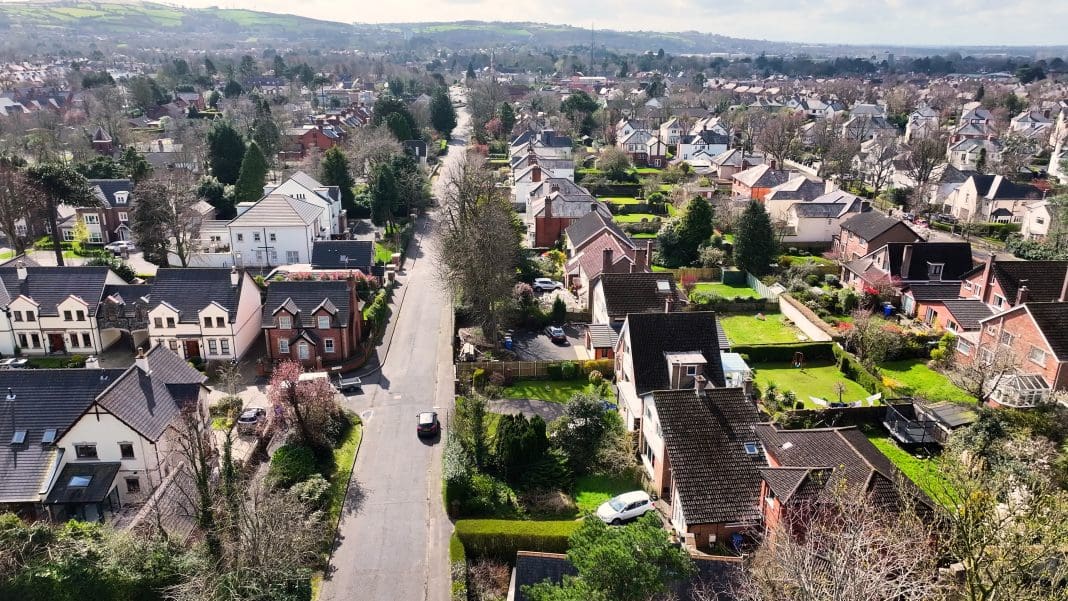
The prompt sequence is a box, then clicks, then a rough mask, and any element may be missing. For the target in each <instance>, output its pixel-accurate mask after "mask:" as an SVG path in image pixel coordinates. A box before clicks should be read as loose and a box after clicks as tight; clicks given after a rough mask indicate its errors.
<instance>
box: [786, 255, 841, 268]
mask: <svg viewBox="0 0 1068 601" xmlns="http://www.w3.org/2000/svg"><path fill="white" fill-rule="evenodd" d="M783 257H790V260H791V261H793V262H794V263H795V264H804V263H809V264H812V265H825V266H826V265H834V264H835V263H834V261H832V260H830V259H827V258H824V257H817V256H815V255H806V256H801V255H783Z"/></svg>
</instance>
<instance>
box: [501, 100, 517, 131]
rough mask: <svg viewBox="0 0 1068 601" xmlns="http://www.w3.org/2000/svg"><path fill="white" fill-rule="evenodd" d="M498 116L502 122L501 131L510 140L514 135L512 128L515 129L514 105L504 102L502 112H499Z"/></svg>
mask: <svg viewBox="0 0 1068 601" xmlns="http://www.w3.org/2000/svg"><path fill="white" fill-rule="evenodd" d="M497 116H498V117H499V118H500V120H501V129H502V130H503V131H504V134H505V135H506V136H509V138H510V137H511V135H512V128H513V127H515V109H513V108H512V103H510V102H502V103H501V110H499V111H498V112H497Z"/></svg>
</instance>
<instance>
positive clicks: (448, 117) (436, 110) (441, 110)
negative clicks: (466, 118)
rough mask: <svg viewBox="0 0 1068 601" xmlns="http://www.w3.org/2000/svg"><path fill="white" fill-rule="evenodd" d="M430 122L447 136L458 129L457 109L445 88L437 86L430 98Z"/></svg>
mask: <svg viewBox="0 0 1068 601" xmlns="http://www.w3.org/2000/svg"><path fill="white" fill-rule="evenodd" d="M430 123H431V125H433V126H434V129H435V130H437V132H438V133H439V134H441V135H443V136H445V137H446V138H448V137H449V136H450V135H452V130H454V129H456V109H455V108H453V106H452V101H451V100H449V93H448V92H447V91H446V89H445V88H437V89H436V90H434V95H433V97H432V98H431V99H430Z"/></svg>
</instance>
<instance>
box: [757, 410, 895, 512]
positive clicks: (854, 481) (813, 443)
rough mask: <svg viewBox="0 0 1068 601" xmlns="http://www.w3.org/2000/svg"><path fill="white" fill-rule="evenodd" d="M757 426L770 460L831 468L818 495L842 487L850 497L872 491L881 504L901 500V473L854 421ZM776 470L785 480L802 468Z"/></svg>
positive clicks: (794, 465) (780, 464)
mask: <svg viewBox="0 0 1068 601" xmlns="http://www.w3.org/2000/svg"><path fill="white" fill-rule="evenodd" d="M754 430H755V432H756V436H757V437H758V438H759V439H760V441H761V443H762V444H763V446H764V452H765V453H767V456H768V458H769V462H771V463H773V464H777V467H784V468H809V469H814V470H830V473H829V477H828V478H827V479H826V480H824V481H823V482H819V484H822V485H824V486H821V487H820V491H819V498H823V499H826V498H827V495H833V494H838V493H839V492H840V493H841V494H844V495H845V498H847V499H859V498H860V497H862V496H865V495H870V496H871V498H872V500H873V501H875V502H876V503H879V504H888V505H896V504H897V502H898V501H899V495H898V491H897V483H898V482H902V483H903V482H904V481H903V480H902V478H901V474H900V473H899V472H898V471H897V468H895V467H894V464H893V463H891V462H890V460H889V459H887V457H886V455H884V454H883V453H882V452H880V451H879V449H877V448H875V445H873V444H872V443H871V442H870V441H869V440H868V439H867V437H865V436H864V434H863V433H862V432H861V431H860V430H858V429H857V428H855V427H848V428H815V429H809V430H781V429H779V428H778V427H777V426H775V425H774V424H759V425H757V426H755V428H754ZM771 469H775V468H771ZM766 474H767V472H766V471H765V475H766ZM778 476H780V478H779V480H780V482H777V483H778V484H780V485H781V484H782V483H783V482H782V481H784V480H788V479H791V478H793V479H796V478H797V476H798V474H797V473H796V472H792V473H790V474H788V477H783V475H782V474H780V475H778ZM811 477H812V473H811V472H810V473H809V474H806V475H805V478H806V479H807V478H811Z"/></svg>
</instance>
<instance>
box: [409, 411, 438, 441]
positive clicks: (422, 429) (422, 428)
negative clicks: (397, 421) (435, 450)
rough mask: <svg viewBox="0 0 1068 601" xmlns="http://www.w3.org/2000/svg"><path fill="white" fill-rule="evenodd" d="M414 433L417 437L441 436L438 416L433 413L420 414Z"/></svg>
mask: <svg viewBox="0 0 1068 601" xmlns="http://www.w3.org/2000/svg"><path fill="white" fill-rule="evenodd" d="M415 433H416V434H417V435H418V436H419V437H423V436H437V435H438V434H441V422H439V421H438V414H437V413H435V412H433V411H424V412H423V413H420V414H419V425H418V426H416V428H415Z"/></svg>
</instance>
